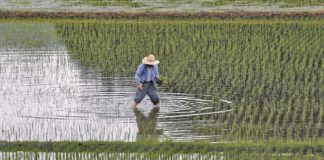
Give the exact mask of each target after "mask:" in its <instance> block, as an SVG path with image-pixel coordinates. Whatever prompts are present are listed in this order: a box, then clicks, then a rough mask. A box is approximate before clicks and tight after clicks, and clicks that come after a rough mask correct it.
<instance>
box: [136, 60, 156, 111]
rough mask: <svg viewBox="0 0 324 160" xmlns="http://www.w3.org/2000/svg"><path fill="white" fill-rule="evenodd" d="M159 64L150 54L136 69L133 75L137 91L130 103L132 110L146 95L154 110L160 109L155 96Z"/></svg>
mask: <svg viewBox="0 0 324 160" xmlns="http://www.w3.org/2000/svg"><path fill="white" fill-rule="evenodd" d="M159 63H160V62H159V61H158V60H156V59H155V57H154V55H152V54H150V55H148V56H147V57H144V58H143V60H142V64H140V65H139V66H138V67H137V70H136V73H135V79H136V84H137V91H136V94H135V98H134V100H133V102H132V109H133V110H135V109H136V107H137V105H138V104H139V103H140V102H141V101H142V100H143V98H144V97H145V96H146V95H148V96H149V97H150V100H151V102H152V103H153V105H155V107H156V108H159V107H160V98H159V96H158V94H157V89H156V83H158V82H159V81H160V79H159V76H160V75H159V68H158V65H157V64H159Z"/></svg>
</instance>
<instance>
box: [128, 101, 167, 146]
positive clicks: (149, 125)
mask: <svg viewBox="0 0 324 160" xmlns="http://www.w3.org/2000/svg"><path fill="white" fill-rule="evenodd" d="M159 111H160V108H156V107H154V108H153V109H152V110H151V112H150V113H149V115H148V117H145V116H144V114H143V113H142V112H141V111H140V110H138V109H134V114H135V116H136V123H137V128H138V132H137V137H136V140H137V141H139V140H158V137H159V135H161V134H162V130H159V129H156V125H157V116H158V113H159Z"/></svg>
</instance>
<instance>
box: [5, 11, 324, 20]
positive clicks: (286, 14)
mask: <svg viewBox="0 0 324 160" xmlns="http://www.w3.org/2000/svg"><path fill="white" fill-rule="evenodd" d="M323 17H324V11H275V12H274V11H228V12H223V11H218V12H217V11H215V12H172V11H170V12H150V11H148V12H69V11H5V10H2V11H1V10H0V18H61V19H69V18H81V19H83V18H104V19H114V18H117V19H120V18H123V19H143V18H144V19H157V18H158V19H161V18H166V19H184V18H185V19H187V18H189V19H192V18H194V19H201V18H216V19H228V18H244V19H273V18H289V19H291V18H296V19H300V18H323Z"/></svg>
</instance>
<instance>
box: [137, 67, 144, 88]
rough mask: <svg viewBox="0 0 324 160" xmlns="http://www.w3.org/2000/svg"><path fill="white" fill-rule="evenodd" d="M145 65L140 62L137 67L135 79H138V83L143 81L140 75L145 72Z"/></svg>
mask: <svg viewBox="0 0 324 160" xmlns="http://www.w3.org/2000/svg"><path fill="white" fill-rule="evenodd" d="M143 68H144V67H143V65H142V64H140V65H138V67H137V70H136V73H135V79H136V83H137V84H140V83H141V79H140V76H141V75H142V73H143Z"/></svg>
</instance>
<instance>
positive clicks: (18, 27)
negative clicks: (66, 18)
mask: <svg viewBox="0 0 324 160" xmlns="http://www.w3.org/2000/svg"><path fill="white" fill-rule="evenodd" d="M0 35H1V37H0V48H9V49H14V48H16V49H28V48H37V49H40V48H42V49H45V50H50V49H54V48H55V47H58V46H60V44H59V43H60V42H59V41H58V37H57V35H56V33H55V28H54V25H53V24H50V23H46V22H42V23H37V22H36V23H24V22H22V23H21V22H19V23H17V22H1V23H0Z"/></svg>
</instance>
